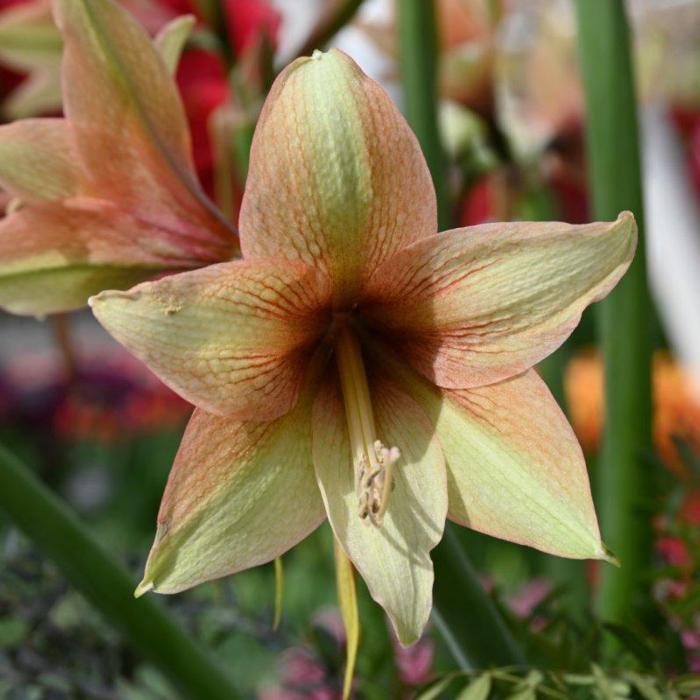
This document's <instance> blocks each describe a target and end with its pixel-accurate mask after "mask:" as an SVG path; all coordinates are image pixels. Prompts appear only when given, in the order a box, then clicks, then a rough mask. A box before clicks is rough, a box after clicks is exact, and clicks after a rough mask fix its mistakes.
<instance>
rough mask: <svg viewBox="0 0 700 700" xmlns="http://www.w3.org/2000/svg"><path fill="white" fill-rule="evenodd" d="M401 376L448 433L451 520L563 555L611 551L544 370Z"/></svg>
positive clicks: (444, 440)
mask: <svg viewBox="0 0 700 700" xmlns="http://www.w3.org/2000/svg"><path fill="white" fill-rule="evenodd" d="M394 371H396V370H394ZM399 375H400V379H398V382H399V384H400V385H401V386H402V387H403V389H404V391H407V392H409V393H410V395H411V396H412V397H413V398H414V399H415V400H416V401H417V402H418V403H419V404H420V406H421V407H422V409H423V410H424V411H425V412H426V414H427V415H428V417H429V418H430V420H431V421H432V423H433V425H434V427H435V431H436V433H437V436H438V438H439V440H440V445H441V446H442V450H443V454H444V456H445V461H446V463H447V486H448V493H449V517H450V518H451V519H452V520H455V521H456V522H458V523H460V524H461V525H465V526H467V527H470V528H472V529H474V530H478V531H479V532H484V533H486V534H488V535H492V536H494V537H499V538H501V539H505V540H509V541H511V542H515V543H517V544H523V545H528V546H530V547H535V548H536V549H540V550H542V551H545V552H549V553H551V554H556V555H559V556H562V557H570V558H573V559H608V558H609V555H608V554H607V552H606V551H605V548H604V546H603V545H602V543H601V541H600V533H599V530H598V522H597V519H596V515H595V510H594V507H593V501H592V499H591V490H590V486H589V482H588V473H587V471H586V463H585V461H584V459H583V454H582V452H581V448H580V446H579V444H578V442H577V440H576V436H575V435H574V433H573V430H572V429H571V426H570V425H569V424H568V422H567V420H566V418H565V416H564V414H563V413H562V412H561V409H560V408H559V406H558V405H557V403H556V401H555V400H554V399H553V398H552V396H551V394H550V393H549V390H548V389H547V387H546V385H545V384H544V382H543V381H542V379H540V377H539V376H538V374H537V373H536V372H535V370H529V371H527V372H526V373H524V374H521V375H519V376H517V377H513V378H511V379H507V380H505V381H503V382H499V383H497V384H492V385H491V386H486V387H480V388H474V389H459V390H452V389H443V390H439V389H437V388H435V387H433V386H431V385H430V384H429V383H428V382H426V381H425V380H424V379H422V378H420V377H419V375H417V374H416V373H414V372H413V371H411V370H409V369H408V368H404V369H400V370H398V375H397V378H398V376H399Z"/></svg>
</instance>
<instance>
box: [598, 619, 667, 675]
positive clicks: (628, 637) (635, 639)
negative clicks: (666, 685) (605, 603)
mask: <svg viewBox="0 0 700 700" xmlns="http://www.w3.org/2000/svg"><path fill="white" fill-rule="evenodd" d="M603 629H605V630H606V631H608V632H610V633H611V634H613V635H614V636H615V637H617V639H618V640H619V641H620V642H622V645H623V646H624V647H625V649H627V650H628V651H629V652H630V653H631V654H634V656H635V657H636V658H637V659H638V660H639V661H640V663H641V664H642V667H643V668H652V667H655V666H656V665H657V663H656V659H657V656H656V653H655V652H654V650H653V649H652V648H651V646H650V645H649V642H647V641H646V640H645V639H644V638H642V637H641V636H640V635H639V634H637V633H636V632H635V631H634V630H632V629H630V628H629V627H627V626H626V625H619V624H617V623H615V622H604V623H603Z"/></svg>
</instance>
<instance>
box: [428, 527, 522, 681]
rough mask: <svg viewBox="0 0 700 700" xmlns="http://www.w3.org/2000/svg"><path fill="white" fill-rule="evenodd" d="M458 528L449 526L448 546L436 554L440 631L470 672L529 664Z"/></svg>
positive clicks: (444, 543) (445, 540) (444, 542)
mask: <svg viewBox="0 0 700 700" xmlns="http://www.w3.org/2000/svg"><path fill="white" fill-rule="evenodd" d="M456 527H457V526H456V525H453V524H452V523H449V522H448V523H447V526H446V528H445V535H444V537H443V539H442V542H441V543H440V544H439V545H438V547H436V549H435V550H433V563H434V564H435V585H434V589H433V595H434V597H435V608H436V609H437V613H438V617H437V620H436V623H437V624H436V626H437V629H438V631H439V632H440V633H441V634H442V635H443V637H444V638H445V642H446V645H447V648H448V650H449V651H450V652H451V654H452V656H453V657H454V660H455V661H456V662H457V664H458V665H459V666H460V668H462V669H463V670H465V671H468V670H470V669H481V668H489V667H490V666H511V665H514V664H515V665H519V664H523V663H524V662H525V658H524V656H523V653H522V651H521V650H520V648H519V647H518V645H517V643H516V642H515V639H514V638H513V636H512V635H511V633H510V630H509V629H508V627H507V626H506V623H505V622H504V620H503V618H502V617H501V614H500V613H499V612H498V609H497V608H496V606H495V604H494V602H493V600H492V599H491V598H490V596H489V595H488V594H487V593H486V591H485V590H484V587H483V585H482V584H481V581H480V580H479V577H478V575H477V572H476V571H475V570H474V567H473V566H472V564H471V562H470V561H469V558H468V557H467V554H466V552H465V550H464V547H463V545H462V543H461V542H460V540H459V536H458V534H457V533H456V532H455V529H456ZM460 652H461V653H460Z"/></svg>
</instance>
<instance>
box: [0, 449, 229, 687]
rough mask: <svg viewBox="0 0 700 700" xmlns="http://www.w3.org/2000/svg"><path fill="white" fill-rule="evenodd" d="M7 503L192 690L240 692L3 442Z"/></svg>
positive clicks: (92, 596)
mask: <svg viewBox="0 0 700 700" xmlns="http://www.w3.org/2000/svg"><path fill="white" fill-rule="evenodd" d="M0 509H3V510H5V511H6V512H7V513H8V515H9V516H10V518H12V520H13V521H14V522H15V524H16V525H17V526H18V527H19V528H20V529H22V530H23V531H24V532H25V533H26V534H27V535H28V536H29V537H30V538H31V539H32V540H33V542H34V543H35V544H36V545H37V547H39V548H40V549H41V550H42V551H43V552H44V554H45V555H46V556H47V557H49V558H51V559H53V560H54V561H55V562H56V563H57V564H58V566H59V567H60V568H61V570H62V571H63V573H64V574H65V576H66V577H67V578H68V580H69V581H70V582H71V583H72V584H73V585H74V586H75V587H76V588H77V589H78V590H79V591H80V592H81V593H82V594H83V595H84V596H85V597H86V598H87V599H88V600H89V601H90V603H91V604H92V605H94V606H95V608H97V609H98V610H99V611H100V612H101V613H102V614H103V615H104V617H105V618H106V619H107V621H108V622H109V623H110V624H112V625H113V626H114V627H115V628H116V629H118V630H119V631H120V632H121V633H122V634H123V635H124V637H125V638H126V639H127V640H128V641H129V643H130V644H132V645H133V647H134V649H137V650H138V651H140V652H141V653H142V654H143V655H144V657H146V658H148V659H149V660H150V661H151V662H152V663H153V664H155V665H156V666H157V667H158V668H159V669H160V671H161V672H162V673H163V675H164V676H166V677H167V678H168V679H169V680H170V681H171V682H172V684H173V685H174V686H175V687H176V688H177V689H178V690H179V691H181V692H182V694H183V695H184V696H185V697H186V698H192V699H193V700H195V699H196V700H199V699H200V698H202V699H203V698H206V700H236V698H238V697H239V695H238V693H237V692H236V689H235V688H234V686H233V685H232V682H231V680H230V679H229V678H228V676H227V675H226V674H225V673H224V672H223V671H222V669H220V668H219V666H218V665H217V664H216V663H215V662H213V661H212V660H211V659H210V658H208V656H207V654H206V653H205V651H204V650H203V649H202V648H201V647H199V646H198V645H197V644H196V643H195V642H194V641H192V639H191V637H189V636H188V635H187V634H186V633H185V632H183V630H182V629H180V627H179V626H178V625H177V623H176V622H175V621H174V620H173V619H172V618H171V617H170V616H169V615H168V613H167V612H166V611H165V610H164V608H162V607H161V606H160V605H159V604H158V603H157V602H156V601H155V600H154V599H153V598H152V597H145V598H141V599H139V600H135V599H134V596H133V590H134V582H133V580H132V578H131V576H129V574H128V573H127V572H126V571H125V570H124V569H123V568H122V567H121V566H120V565H119V564H118V563H117V562H115V561H114V559H113V558H112V557H111V556H110V555H109V554H108V553H107V552H106V551H105V550H104V549H103V548H102V546H101V545H100V544H98V543H97V541H96V540H95V539H94V538H93V536H92V535H91V534H90V533H89V532H88V531H87V530H86V528H85V527H84V526H83V525H82V524H81V523H80V522H79V521H78V519H77V518H76V517H75V515H74V514H73V513H71V512H70V510H69V509H68V508H67V507H66V506H65V504H63V503H62V502H61V501H60V500H59V499H58V498H57V497H56V496H55V495H54V494H53V493H51V491H49V489H47V488H46V486H44V485H43V484H42V483H41V482H40V481H39V480H37V479H36V478H35V477H34V475H33V474H31V473H30V472H29V471H28V470H27V469H26V468H25V467H23V466H22V465H21V464H20V463H19V461H18V460H17V459H16V458H15V457H14V456H13V455H11V454H10V453H9V452H7V450H5V449H4V448H2V447H0Z"/></svg>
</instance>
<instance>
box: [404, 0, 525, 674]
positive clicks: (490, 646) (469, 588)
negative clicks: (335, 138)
mask: <svg viewBox="0 0 700 700" xmlns="http://www.w3.org/2000/svg"><path fill="white" fill-rule="evenodd" d="M433 5H434V3H432V2H427V0H399V2H398V26H399V51H400V57H401V78H402V81H403V88H404V104H405V113H406V118H407V120H408V123H409V124H410V125H411V127H412V128H413V131H414V132H415V133H416V136H417V137H418V141H419V142H420V144H421V147H422V148H423V153H424V154H425V159H426V161H427V162H428V167H429V168H430V172H431V174H432V176H433V183H434V185H435V191H436V194H437V199H438V212H439V223H440V228H441V229H443V228H448V227H449V226H450V224H451V222H450V204H449V200H448V197H447V190H446V187H445V185H446V181H445V180H446V178H445V174H446V173H445V170H446V160H445V155H444V152H443V149H442V144H441V142H440V135H439V132H438V119H437V81H436V71H437V36H436V27H435V13H434V7H433ZM433 562H434V563H435V591H434V594H435V607H436V609H437V611H438V615H439V619H438V624H437V627H438V630H439V631H440V632H441V633H443V636H444V637H445V640H446V642H447V646H448V648H449V649H450V650H451V651H452V653H453V656H454V657H455V661H456V662H457V664H458V665H460V667H466V666H467V665H469V666H472V667H476V668H480V667H487V666H491V665H496V664H500V665H507V664H519V663H522V662H523V656H522V654H521V652H520V650H519V649H518V647H517V645H516V643H515V641H514V640H513V638H512V636H511V635H510V632H509V630H508V628H507V627H506V625H505V623H504V621H503V620H502V618H501V616H500V613H499V612H498V610H497V609H496V606H495V605H494V603H493V601H492V600H491V598H489V596H488V595H487V594H486V592H485V591H484V588H483V586H482V585H481V582H480V581H479V578H478V576H477V574H476V572H475V571H474V569H473V567H472V565H471V563H470V562H469V559H468V557H467V555H466V552H465V551H464V548H463V547H462V544H461V542H460V541H459V539H458V537H457V536H456V535H455V533H454V532H452V531H451V526H450V524H449V523H448V527H447V529H446V531H445V537H444V539H443V541H442V543H441V544H440V545H439V546H438V547H437V548H436V549H435V550H434V552H433ZM458 651H461V653H457V652H458Z"/></svg>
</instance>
